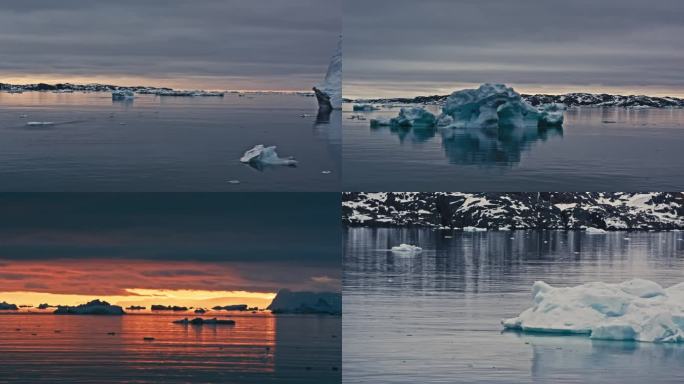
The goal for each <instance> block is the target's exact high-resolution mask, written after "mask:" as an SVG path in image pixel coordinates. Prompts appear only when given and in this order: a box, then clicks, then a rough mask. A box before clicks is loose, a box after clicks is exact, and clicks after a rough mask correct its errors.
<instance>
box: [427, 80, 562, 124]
mask: <svg viewBox="0 0 684 384" xmlns="http://www.w3.org/2000/svg"><path fill="white" fill-rule="evenodd" d="M563 110H564V106H563V105H562V104H551V105H545V106H542V107H541V109H537V108H535V107H533V106H532V105H531V104H529V103H527V102H526V101H525V100H523V99H522V97H521V96H520V94H519V93H517V92H515V91H514V90H513V88H510V87H507V86H505V85H504V84H482V85H481V86H480V87H479V88H477V89H464V90H461V91H456V92H454V93H452V94H451V95H450V96H449V97H447V99H446V102H445V104H444V106H443V107H442V115H441V116H440V117H439V125H440V126H448V127H452V128H498V127H523V126H530V125H533V126H539V125H560V124H562V123H563Z"/></svg>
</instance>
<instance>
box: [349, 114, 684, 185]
mask: <svg viewBox="0 0 684 384" xmlns="http://www.w3.org/2000/svg"><path fill="white" fill-rule="evenodd" d="M427 108H428V110H430V111H431V112H433V113H435V114H439V110H440V109H439V108H438V107H436V106H428V107H427ZM398 113H399V107H391V108H389V107H388V106H384V107H382V108H380V110H377V111H372V112H354V111H352V104H345V105H344V106H343V119H342V125H343V136H344V137H343V142H344V148H343V164H344V181H343V190H345V191H450V190H451V191H454V190H458V191H511V190H515V191H601V192H606V191H652V190H659V191H665V190H680V189H682V188H684V168H682V167H681V166H678V165H679V164H682V163H684V152H682V151H681V150H680V149H681V148H682V147H684V109H625V108H573V109H570V110H567V111H566V112H565V122H564V124H563V127H562V128H557V127H548V128H545V129H537V128H536V127H534V128H532V129H516V130H513V131H507V130H502V131H500V132H493V131H485V130H478V129H469V130H446V131H445V132H448V134H442V132H441V131H440V130H437V129H413V130H404V129H393V128H390V127H378V128H370V119H377V118H390V117H395V116H397V114H398ZM356 116H362V119H361V120H359V119H358V118H357V117H356ZM363 118H365V120H363Z"/></svg>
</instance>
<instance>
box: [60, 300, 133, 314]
mask: <svg viewBox="0 0 684 384" xmlns="http://www.w3.org/2000/svg"><path fill="white" fill-rule="evenodd" d="M54 314H55V315H123V314H125V312H124V311H123V309H122V308H121V307H119V306H118V305H111V304H109V303H108V302H106V301H100V300H93V301H90V302H88V303H86V304H81V305H77V306H75V307H72V306H59V307H57V309H56V310H55V312H54Z"/></svg>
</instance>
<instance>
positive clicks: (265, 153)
mask: <svg viewBox="0 0 684 384" xmlns="http://www.w3.org/2000/svg"><path fill="white" fill-rule="evenodd" d="M240 161H241V162H243V163H261V164H269V165H291V166H294V165H297V160H295V159H294V158H292V157H289V158H282V157H278V153H277V152H276V146H275V145H273V146H270V147H265V146H263V145H261V144H259V145H257V146H255V147H254V148H252V149H250V150H248V151H247V152H245V154H244V155H243V156H242V157H241V158H240Z"/></svg>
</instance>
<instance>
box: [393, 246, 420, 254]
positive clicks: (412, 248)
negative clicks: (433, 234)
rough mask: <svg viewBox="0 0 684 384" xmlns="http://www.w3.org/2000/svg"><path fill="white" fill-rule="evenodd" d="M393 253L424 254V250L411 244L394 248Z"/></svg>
mask: <svg viewBox="0 0 684 384" xmlns="http://www.w3.org/2000/svg"><path fill="white" fill-rule="evenodd" d="M392 252H396V253H420V252H423V248H421V247H418V246H415V245H411V244H400V245H397V246H394V247H392Z"/></svg>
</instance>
